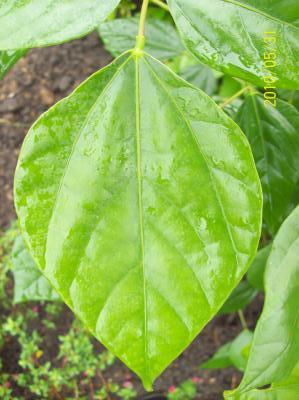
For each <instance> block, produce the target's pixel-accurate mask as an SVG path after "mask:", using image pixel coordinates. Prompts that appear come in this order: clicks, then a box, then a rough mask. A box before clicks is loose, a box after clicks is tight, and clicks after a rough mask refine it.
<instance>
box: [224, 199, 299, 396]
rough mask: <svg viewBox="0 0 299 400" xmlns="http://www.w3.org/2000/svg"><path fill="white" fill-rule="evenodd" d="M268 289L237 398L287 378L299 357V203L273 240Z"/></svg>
mask: <svg viewBox="0 0 299 400" xmlns="http://www.w3.org/2000/svg"><path fill="white" fill-rule="evenodd" d="M265 290H266V300H265V306H264V309H263V313H262V315H261V318H260V319H259V321H258V324H257V327H256V329H255V332H254V338H253V343H252V347H251V351H250V355H249V359H248V363H247V367H246V370H245V374H244V377H243V379H242V382H241V383H240V386H239V388H237V389H236V391H235V392H233V393H232V394H230V396H232V397H233V396H234V394H235V396H236V397H233V398H237V399H238V398H239V397H238V396H240V395H241V394H243V393H246V392H248V391H250V390H252V389H256V388H260V387H262V386H264V385H267V384H270V383H273V382H280V381H283V380H284V379H286V378H287V377H288V376H289V375H290V374H291V372H292V370H293V369H294V368H295V366H296V364H297V362H298V360H299V335H298V332H299V318H298V315H299V308H298V297H299V296H298V293H299V207H297V208H296V209H295V210H294V211H293V213H292V214H291V215H290V216H289V217H288V219H287V220H286V221H285V222H284V223H283V225H282V227H281V228H280V230H279V232H278V234H277V236H276V238H275V240H274V242H273V246H272V250H271V253H270V256H269V259H268V263H267V268H266V273H265ZM298 384H299V381H298ZM297 386H298V385H297ZM297 389H298V388H297ZM228 398H229V396H228ZM241 398H242V399H243V397H241ZM244 398H247V397H244Z"/></svg>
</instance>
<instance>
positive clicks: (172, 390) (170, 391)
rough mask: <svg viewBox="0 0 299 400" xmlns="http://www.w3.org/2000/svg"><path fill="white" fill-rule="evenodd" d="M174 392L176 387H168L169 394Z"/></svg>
mask: <svg viewBox="0 0 299 400" xmlns="http://www.w3.org/2000/svg"><path fill="white" fill-rule="evenodd" d="M175 391H176V387H175V386H174V385H171V386H169V388H168V392H169V393H174V392H175Z"/></svg>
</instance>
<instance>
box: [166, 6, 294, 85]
mask: <svg viewBox="0 0 299 400" xmlns="http://www.w3.org/2000/svg"><path fill="white" fill-rule="evenodd" d="M167 1H168V4H169V6H170V10H171V13H172V16H173V18H174V20H175V23H176V25H177V27H178V29H179V31H180V33H181V35H182V38H183V40H184V42H185V44H186V46H187V47H188V49H189V50H190V51H191V52H192V53H193V54H194V55H195V56H196V57H198V59H199V60H200V61H202V62H203V63H206V64H209V65H210V66H212V67H213V68H215V69H220V70H222V71H223V72H225V73H227V74H229V75H232V76H236V77H239V78H241V79H244V80H246V81H250V82H252V83H254V84H256V85H259V86H264V81H263V77H264V76H265V75H269V70H267V69H265V68H264V66H263V60H264V52H266V51H267V50H268V49H267V48H266V46H265V43H264V32H268V31H272V32H275V38H276V42H275V53H276V54H277V58H276V62H277V65H276V66H275V71H273V73H275V74H276V76H277V77H278V78H279V79H278V80H277V82H276V86H277V87H289V88H292V89H294V88H298V87H299V70H298V65H297V60H298V58H299V29H298V27H297V26H296V24H295V23H293V22H292V21H291V20H290V19H291V18H289V16H286V15H285V14H286V12H284V13H280V14H279V15H277V13H276V12H275V11H273V10H275V7H272V6H271V2H270V1H269V2H267V3H268V5H267V3H266V0H265V1H262V6H260V1H250V2H249V1H248V2H247V1H242V0H240V1H237V0H209V1H207V0H167ZM249 3H252V4H251V5H250V4H249ZM269 3H270V5H269ZM294 7H295V4H294ZM290 14H291V12H290ZM296 15H298V7H297V11H296ZM272 47H273V46H272ZM270 51H271V50H270Z"/></svg>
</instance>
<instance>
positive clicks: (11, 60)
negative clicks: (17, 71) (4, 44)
mask: <svg viewBox="0 0 299 400" xmlns="http://www.w3.org/2000/svg"><path fill="white" fill-rule="evenodd" d="M26 52H27V50H8V51H0V79H2V78H3V77H4V75H6V74H7V72H8V71H9V70H10V69H11V67H13V66H14V65H15V63H16V62H17V61H18V60H19V59H20V58H21V57H23V55H25V54H26Z"/></svg>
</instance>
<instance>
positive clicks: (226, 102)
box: [220, 86, 251, 108]
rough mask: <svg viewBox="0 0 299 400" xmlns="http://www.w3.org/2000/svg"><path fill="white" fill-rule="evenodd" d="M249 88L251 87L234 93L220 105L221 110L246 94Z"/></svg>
mask: <svg viewBox="0 0 299 400" xmlns="http://www.w3.org/2000/svg"><path fill="white" fill-rule="evenodd" d="M250 88H251V86H245V87H244V88H242V89H241V90H239V91H238V92H237V93H235V94H234V95H233V96H232V97H230V98H229V99H227V100H225V101H224V102H223V103H222V104H220V107H221V108H224V107H226V106H227V105H228V104H230V103H231V102H232V101H234V100H235V99H237V98H238V97H240V96H241V95H242V94H243V93H245V92H247V90H249V89H250Z"/></svg>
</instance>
